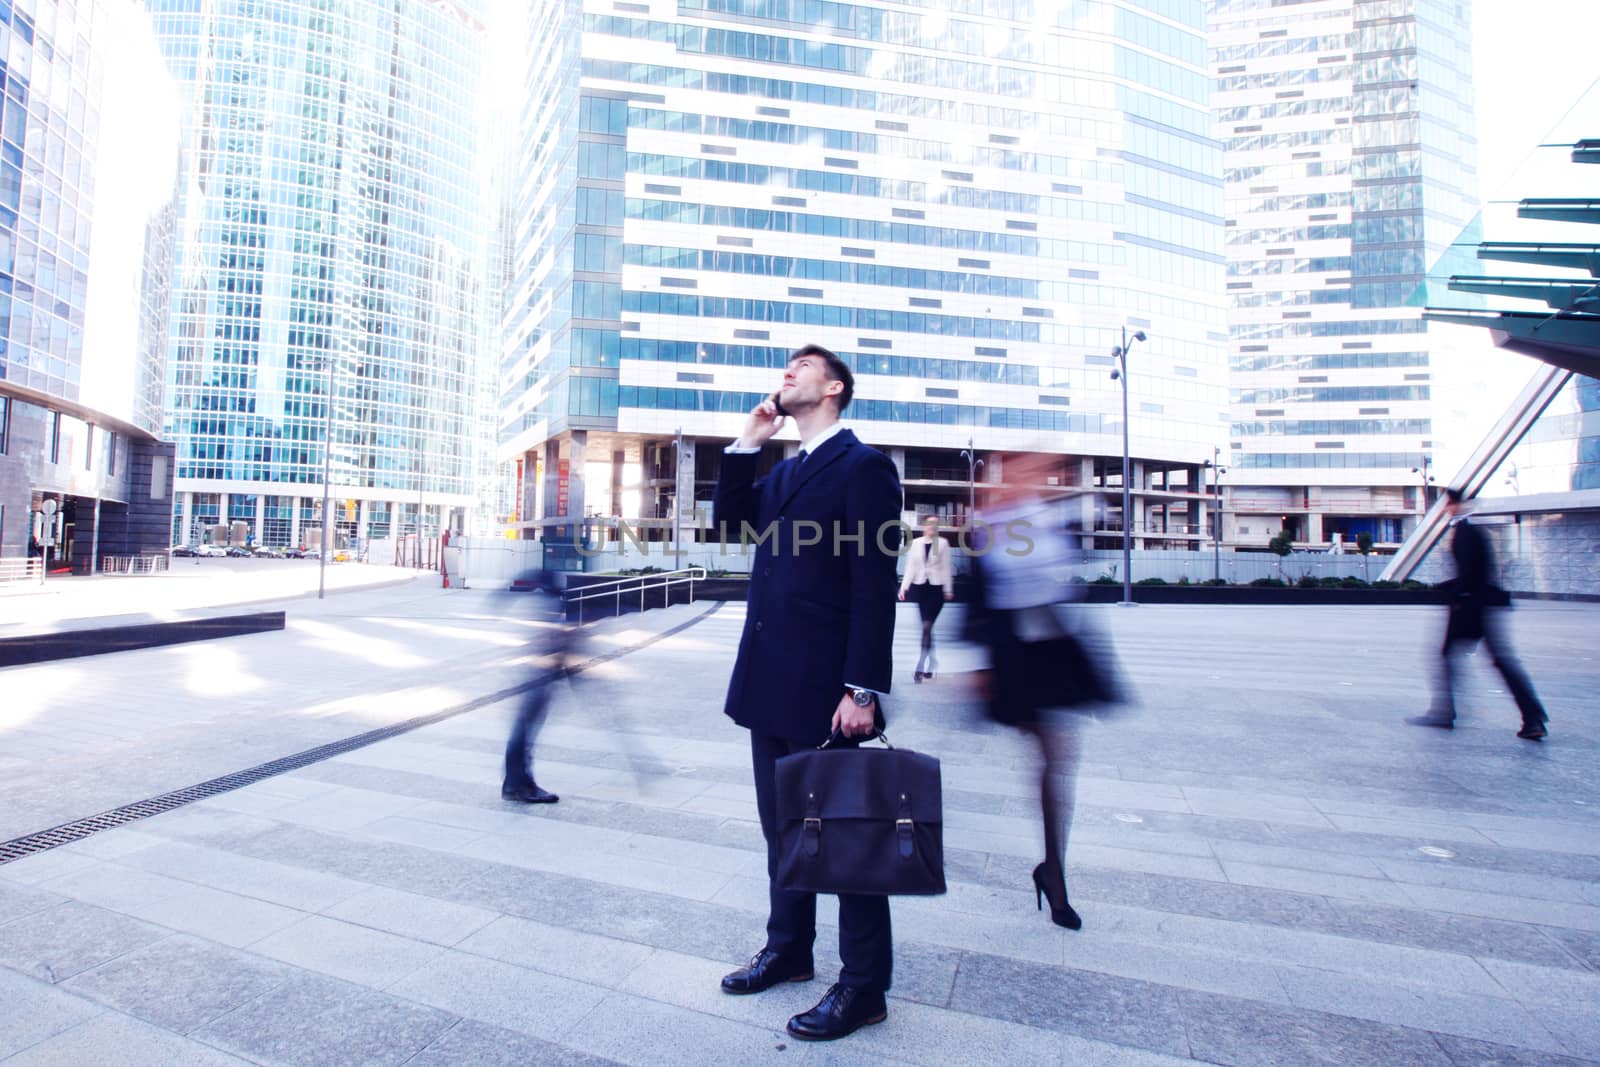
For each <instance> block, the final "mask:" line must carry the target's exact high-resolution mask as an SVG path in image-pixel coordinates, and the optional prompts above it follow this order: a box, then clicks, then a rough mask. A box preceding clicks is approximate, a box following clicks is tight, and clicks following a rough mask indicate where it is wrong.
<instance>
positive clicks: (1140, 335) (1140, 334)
mask: <svg viewBox="0 0 1600 1067" xmlns="http://www.w3.org/2000/svg"><path fill="white" fill-rule="evenodd" d="M1133 339H1134V340H1135V341H1143V340H1146V339H1147V338H1146V337H1145V335H1144V331H1143V330H1135V331H1134V333H1133Z"/></svg>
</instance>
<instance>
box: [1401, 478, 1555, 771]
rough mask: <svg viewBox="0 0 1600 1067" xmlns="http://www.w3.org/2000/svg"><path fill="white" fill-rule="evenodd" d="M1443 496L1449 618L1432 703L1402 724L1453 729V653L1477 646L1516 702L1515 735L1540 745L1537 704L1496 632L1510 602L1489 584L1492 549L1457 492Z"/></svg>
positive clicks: (1541, 713) (1542, 718)
mask: <svg viewBox="0 0 1600 1067" xmlns="http://www.w3.org/2000/svg"><path fill="white" fill-rule="evenodd" d="M1444 497H1445V510H1446V511H1447V512H1448V513H1449V515H1450V529H1451V535H1450V556H1451V558H1452V559H1453V560H1454V561H1455V567H1456V576H1455V578H1454V579H1453V580H1451V581H1450V582H1449V583H1448V584H1447V591H1448V595H1449V598H1450V599H1449V603H1450V613H1449V616H1448V618H1447V620H1446V622H1445V629H1444V647H1443V648H1442V649H1441V650H1440V652H1439V663H1438V667H1437V670H1436V673H1435V676H1434V694H1433V703H1432V705H1431V706H1430V707H1429V708H1428V711H1427V713H1426V714H1424V715H1413V716H1412V717H1411V718H1409V719H1407V720H1406V722H1408V723H1411V724H1412V725H1413V726H1433V727H1437V728H1439V729H1441V730H1450V729H1454V727H1455V722H1456V699H1455V657H1456V653H1457V651H1458V650H1459V649H1460V648H1461V647H1462V646H1463V645H1464V646H1466V647H1467V648H1469V649H1470V648H1472V647H1474V646H1476V645H1477V644H1478V642H1479V641H1482V642H1483V644H1484V645H1485V646H1486V647H1487V648H1488V649H1489V658H1490V659H1491V660H1492V661H1493V662H1494V665H1495V669H1496V670H1498V671H1499V672H1500V677H1502V678H1504V679H1505V681H1506V688H1507V689H1509V690H1510V691H1511V697H1512V699H1513V700H1515V701H1516V702H1517V710H1518V711H1520V712H1521V713H1522V729H1520V730H1518V731H1517V736H1518V737H1520V738H1522V739H1524V740H1526V741H1540V740H1543V739H1544V737H1545V735H1546V734H1548V733H1549V731H1548V729H1546V725H1545V724H1546V723H1547V722H1548V716H1547V715H1546V714H1545V710H1544V705H1542V704H1541V703H1539V695H1538V694H1537V693H1535V692H1534V690H1533V682H1531V681H1530V680H1529V679H1528V675H1527V672H1525V671H1524V670H1523V669H1522V665H1521V664H1520V663H1518V662H1517V657H1516V654H1515V653H1514V652H1513V651H1512V650H1511V642H1510V641H1509V640H1508V639H1507V638H1506V635H1505V631H1504V630H1503V629H1502V628H1501V627H1502V624H1501V620H1500V609H1501V608H1502V607H1504V606H1508V605H1509V604H1510V603H1511V598H1510V596H1509V595H1508V594H1507V593H1506V592H1505V591H1504V590H1503V589H1501V588H1500V587H1499V586H1498V585H1496V584H1495V565H1494V549H1493V548H1491V547H1490V545H1489V539H1488V538H1487V537H1486V536H1484V533H1483V531H1482V530H1480V529H1478V527H1476V526H1474V525H1473V524H1472V523H1471V522H1470V521H1469V520H1468V518H1467V507H1466V504H1465V501H1464V500H1463V498H1462V494H1461V490H1459V489H1456V488H1454V487H1451V488H1448V489H1446V490H1445V491H1444Z"/></svg>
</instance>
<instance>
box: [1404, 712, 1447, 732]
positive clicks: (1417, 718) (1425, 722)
mask: <svg viewBox="0 0 1600 1067" xmlns="http://www.w3.org/2000/svg"><path fill="white" fill-rule="evenodd" d="M1406 722H1408V723H1410V724H1411V725H1412V726H1433V727H1436V728H1438V729H1440V730H1454V729H1455V728H1456V721H1455V720H1454V719H1446V718H1444V717H1443V716H1441V715H1413V716H1411V717H1410V718H1409V719H1407V720H1406Z"/></svg>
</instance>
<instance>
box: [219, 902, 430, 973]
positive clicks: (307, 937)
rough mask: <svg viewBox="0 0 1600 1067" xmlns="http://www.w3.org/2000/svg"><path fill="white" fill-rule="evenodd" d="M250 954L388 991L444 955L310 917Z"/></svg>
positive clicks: (405, 941)
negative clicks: (401, 980)
mask: <svg viewBox="0 0 1600 1067" xmlns="http://www.w3.org/2000/svg"><path fill="white" fill-rule="evenodd" d="M250 951H252V952H258V953H260V954H261V955H263V956H267V957H270V958H272V959H275V960H282V961H283V962H285V963H291V964H294V965H295V966H297V967H303V968H305V969H306V970H311V971H320V972H322V973H323V974H328V975H332V976H333V977H335V978H343V979H344V980H345V981H347V982H353V983H355V984H356V985H363V986H370V987H372V988H374V989H382V988H384V987H386V986H388V985H390V984H391V983H393V982H396V981H398V980H399V979H401V978H404V977H405V976H406V975H408V974H410V973H411V972H412V971H415V970H417V969H418V968H420V967H423V966H425V965H426V964H427V963H428V962H429V961H431V960H432V959H434V958H435V957H436V956H438V955H439V953H441V952H443V951H444V950H443V949H442V948H441V947H440V946H438V945H431V944H428V943H427V942H424V941H416V940H413V939H412V938H409V937H402V936H400V935H398V934H391V933H385V932H384V931H382V930H374V929H371V928H369V927H366V926H357V925H355V924H353V923H347V922H340V921H339V920H338V919H331V918H329V917H327V916H326V915H308V916H306V917H305V918H304V919H301V920H300V921H299V922H297V923H295V924H294V925H293V926H290V927H286V928H285V929H283V930H279V931H278V932H276V933H273V934H269V935H268V936H266V937H264V938H262V939H261V940H260V941H257V942H255V943H254V944H252V945H250Z"/></svg>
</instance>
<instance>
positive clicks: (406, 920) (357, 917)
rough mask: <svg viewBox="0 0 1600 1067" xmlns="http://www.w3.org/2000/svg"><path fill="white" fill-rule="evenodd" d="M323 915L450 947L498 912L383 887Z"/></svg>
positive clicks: (489, 920)
mask: <svg viewBox="0 0 1600 1067" xmlns="http://www.w3.org/2000/svg"><path fill="white" fill-rule="evenodd" d="M323 914H324V915H328V916H331V917H333V918H335V919H343V920H344V921H345V922H349V923H355V924H356V925H358V926H369V927H371V928H373V929H374V930H387V931H388V932H389V933H391V934H400V935H402V936H404V937H413V938H416V939H417V940H419V941H429V942H432V943H433V944H436V945H446V946H449V945H454V944H456V943H457V942H459V941H460V940H461V939H462V938H464V937H466V936H467V935H468V934H471V933H473V932H474V931H476V930H481V929H482V928H483V927H485V926H487V925H489V924H490V923H491V922H493V921H494V920H495V918H496V914H495V913H494V912H492V911H486V910H484V909H483V908H474V907H469V906H468V905H465V904H453V903H450V902H449V901H444V900H435V899H434V898H432V897H427V896H422V895H419V894H417V893H406V892H403V891H402V890H398V889H388V888H383V887H375V888H372V889H368V890H366V891H365V892H362V893H358V894H356V895H355V896H353V897H351V898H350V899H349V900H343V901H340V902H339V903H338V904H335V905H334V906H333V907H331V908H328V909H326V910H325V911H324V912H323Z"/></svg>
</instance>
